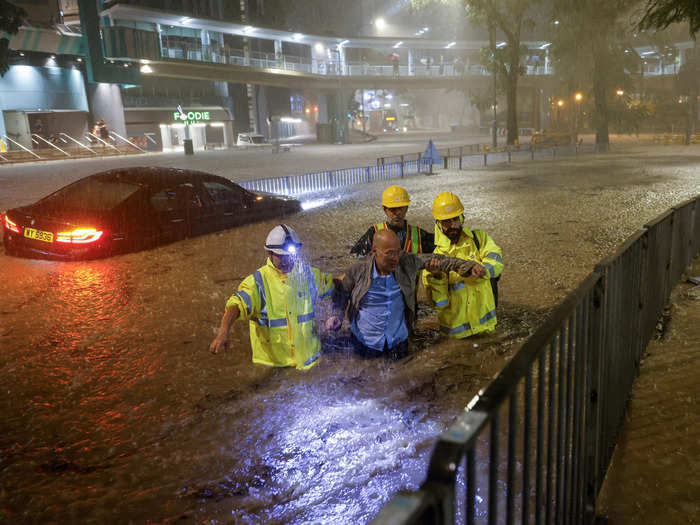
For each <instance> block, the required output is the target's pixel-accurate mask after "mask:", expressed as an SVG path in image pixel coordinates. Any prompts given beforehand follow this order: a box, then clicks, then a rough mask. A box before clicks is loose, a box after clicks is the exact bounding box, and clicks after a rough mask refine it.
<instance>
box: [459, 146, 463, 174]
mask: <svg viewBox="0 0 700 525" xmlns="http://www.w3.org/2000/svg"><path fill="white" fill-rule="evenodd" d="M462 148H464V146H460V147H459V169H460V170H461V169H462V154H463V152H462Z"/></svg>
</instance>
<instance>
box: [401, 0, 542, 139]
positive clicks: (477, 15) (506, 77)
mask: <svg viewBox="0 0 700 525" xmlns="http://www.w3.org/2000/svg"><path fill="white" fill-rule="evenodd" d="M433 1H437V2H441V3H443V4H457V5H461V6H463V8H464V13H465V16H466V18H467V20H469V21H470V22H472V23H475V24H480V25H484V26H486V27H487V28H488V31H489V45H488V47H487V48H485V49H484V50H483V51H482V57H481V58H482V59H481V62H482V64H483V65H485V66H486V68H487V69H488V70H489V71H490V72H492V73H495V74H496V77H497V83H498V85H499V86H500V87H501V88H502V89H503V90H504V91H505V93H506V100H507V112H508V116H507V128H508V143H509V144H513V143H514V142H515V141H516V140H517V138H518V120H517V114H518V108H517V89H518V78H519V77H520V75H521V74H522V73H523V67H522V66H521V64H520V57H521V55H522V46H521V44H520V35H521V32H522V31H523V29H532V28H534V26H535V19H534V16H531V15H532V14H533V11H534V9H535V7H536V6H537V5H538V4H540V3H541V1H542V0H412V4H413V6H414V7H424V6H426V5H429V4H430V3H432V2H433ZM497 37H498V39H500V40H504V41H505V45H498V44H497ZM496 89H498V87H497V88H496ZM495 95H496V94H495V93H493V94H492V98H495Z"/></svg>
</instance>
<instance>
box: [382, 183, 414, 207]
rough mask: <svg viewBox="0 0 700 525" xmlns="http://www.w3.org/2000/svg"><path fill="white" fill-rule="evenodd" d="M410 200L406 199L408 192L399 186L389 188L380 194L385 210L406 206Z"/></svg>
mask: <svg viewBox="0 0 700 525" xmlns="http://www.w3.org/2000/svg"><path fill="white" fill-rule="evenodd" d="M410 203H411V199H410V198H409V197H408V192H407V191H406V190H404V189H403V188H402V187H401V186H389V187H388V188H387V189H385V190H384V193H382V206H386V207H387V208H401V207H402V206H408V205H409V204H410Z"/></svg>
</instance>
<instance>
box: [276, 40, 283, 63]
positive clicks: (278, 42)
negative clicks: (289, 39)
mask: <svg viewBox="0 0 700 525" xmlns="http://www.w3.org/2000/svg"><path fill="white" fill-rule="evenodd" d="M275 58H276V59H277V60H279V59H280V58H282V41H281V40H275Z"/></svg>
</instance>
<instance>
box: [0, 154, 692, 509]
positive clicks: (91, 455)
mask: <svg viewBox="0 0 700 525" xmlns="http://www.w3.org/2000/svg"><path fill="white" fill-rule="evenodd" d="M699 161H700V150H699V149H698V148H692V147H691V148H676V149H670V148H666V149H663V148H656V149H654V150H652V152H651V153H648V152H644V151H642V150H635V149H629V150H626V151H625V152H623V153H618V154H611V155H608V156H600V157H591V156H588V157H581V158H579V159H563V160H558V161H557V162H554V163H552V162H535V163H526V164H525V163H524V164H521V165H513V166H502V167H492V168H490V169H488V170H473V171H464V172H461V173H459V172H442V173H441V174H439V175H435V176H432V177H427V176H421V177H414V178H409V179H406V180H404V181H403V182H402V184H403V185H404V186H405V187H406V188H407V190H408V191H409V193H410V195H411V198H412V205H411V208H410V210H409V215H408V217H409V220H410V221H411V222H413V223H417V224H420V225H423V226H424V227H426V228H430V227H431V224H432V221H431V218H430V206H431V203H432V199H433V198H434V197H435V195H436V194H437V193H438V192H439V191H444V190H449V191H453V192H455V193H457V194H459V195H460V196H461V197H462V198H463V201H464V203H465V205H466V206H467V208H468V211H467V213H466V219H467V222H468V224H469V225H471V226H472V227H479V228H483V229H485V230H486V231H488V232H489V233H490V234H491V235H492V237H493V238H494V239H495V240H496V242H497V243H499V244H500V246H501V247H502V248H503V252H504V260H505V265H506V270H505V273H504V277H503V279H501V282H500V287H499V288H500V290H501V300H502V305H501V307H499V325H498V330H497V331H496V332H495V333H494V334H491V335H488V336H482V337H478V338H474V339H467V340H462V341H444V340H441V339H440V337H439V336H438V334H437V331H436V321H435V316H434V313H433V312H432V311H431V310H430V309H429V308H427V307H424V308H423V309H422V311H421V316H420V317H419V322H418V329H419V338H418V339H419V341H418V343H419V344H418V345H417V349H416V350H415V352H414V353H413V354H412V355H411V356H410V357H409V358H407V359H406V360H403V361H400V362H398V363H385V362H382V361H362V360H359V359H357V358H356V357H354V356H353V355H351V353H350V352H349V351H348V350H347V349H346V348H343V347H333V348H332V349H331V350H329V351H328V352H327V354H326V355H325V356H324V357H323V359H322V361H321V363H320V364H319V365H318V366H316V367H314V368H313V369H311V370H310V371H308V372H299V371H296V370H291V369H289V370H288V369H270V368H266V367H261V366H255V365H253V364H252V363H251V360H250V346H249V342H248V331H247V325H246V323H243V322H238V323H236V325H235V326H234V328H233V330H232V333H231V337H230V344H229V350H228V351H226V352H224V353H221V354H219V355H212V354H210V353H209V352H208V345H209V342H210V341H211V339H212V338H213V337H214V335H215V334H216V330H217V327H218V323H219V319H220V316H221V313H222V311H223V307H224V303H225V301H226V299H227V297H228V296H229V295H230V294H231V292H232V291H234V290H235V288H236V286H237V285H238V283H239V282H240V281H241V280H242V279H243V278H244V277H245V276H246V275H248V274H250V273H251V272H252V271H254V270H255V269H256V268H257V267H259V266H260V265H262V264H263V262H264V254H263V249H262V244H263V241H264V238H265V236H266V234H267V232H268V231H269V229H270V228H271V227H273V226H274V225H275V223H274V222H264V223H259V224H255V225H251V226H247V227H242V228H238V229H234V230H230V231H227V232H222V233H216V234H212V235H208V236H204V237H200V238H196V239H189V240H185V241H182V242H179V243H175V244H172V245H169V246H165V247H161V248H158V249H155V250H150V251H145V252H140V253H134V254H128V255H124V256H119V257H115V258H111V259H106V260H99V261H88V262H76V263H57V262H46V261H33V260H25V259H18V258H13V257H8V256H5V255H0V272H1V274H2V288H1V290H0V346H1V348H2V350H1V351H0V385H2V396H0V412H1V413H2V414H3V417H2V422H1V423H0V476H1V477H2V488H1V489H0V521H6V522H8V523H19V522H23V523H44V522H64V523H65V522H81V523H128V522H133V523H144V522H157V523H167V522H172V521H176V520H178V521H182V522H183V523H205V522H206V523H228V522H233V523H309V522H317V523H363V522H366V521H368V520H369V519H371V518H372V517H373V516H374V515H375V514H376V513H377V511H378V510H379V508H381V506H382V505H383V504H384V503H385V502H386V501H387V500H388V499H389V498H390V496H391V494H393V493H394V492H396V491H397V490H400V489H407V488H408V489H413V488H416V487H417V485H418V484H419V483H420V482H421V481H422V479H423V477H424V475H425V470H426V465H427V459H428V457H429V454H430V450H431V447H432V445H433V444H434V442H435V438H436V436H437V435H438V434H439V433H440V432H442V431H443V430H444V429H445V428H446V427H447V425H449V423H450V422H451V421H452V419H453V418H454V416H455V415H456V414H457V412H458V410H459V409H460V408H461V407H463V406H464V405H465V404H466V403H467V402H468V401H469V399H470V398H471V397H472V396H473V394H474V393H475V392H476V391H477V390H478V388H480V387H482V386H484V385H485V384H486V383H487V382H488V379H489V377H491V376H492V375H493V374H494V373H495V372H496V371H497V370H498V369H499V368H500V367H501V366H502V364H503V363H504V362H505V360H507V359H508V358H509V357H511V356H512V355H513V353H514V352H515V350H517V348H518V346H519V345H520V344H521V343H522V341H523V340H524V339H525V338H526V337H527V336H528V335H529V334H530V333H532V331H533V330H534V329H535V328H536V327H537V326H538V325H539V324H540V323H541V322H542V320H543V319H544V317H545V315H546V313H547V312H548V311H549V309H550V308H551V307H553V306H554V305H555V304H556V303H557V302H558V301H559V300H561V299H562V298H563V297H564V296H565V295H566V293H567V292H569V291H571V290H572V289H573V288H575V286H576V285H577V284H578V283H579V282H580V280H581V279H583V277H585V275H586V274H587V273H588V272H589V271H590V270H591V269H592V267H593V265H594V264H595V263H596V262H597V261H598V260H599V259H601V258H602V257H603V256H604V255H606V254H608V253H610V252H611V251H612V250H613V249H614V248H615V247H616V246H617V245H618V244H619V243H621V242H622V241H623V240H624V239H625V238H626V237H627V236H628V235H630V234H631V233H632V232H634V231H635V230H636V229H637V228H638V227H640V226H641V225H643V224H644V222H646V221H649V220H651V219H652V218H654V217H655V216H656V215H657V214H658V213H660V212H662V211H664V210H666V209H667V208H668V207H670V206H672V205H674V204H678V203H680V202H681V201H683V200H685V199H687V198H690V197H692V196H695V195H696V194H698V192H699V190H700V177H698V168H699ZM386 185H387V184H386V183H376V184H371V185H367V186H364V187H354V188H348V189H347V190H346V191H344V192H342V193H338V194H328V195H323V196H321V197H322V198H323V199H325V205H324V206H320V207H317V208H314V209H312V210H309V211H306V212H303V213H301V214H298V215H296V216H293V217H290V218H289V220H288V222H289V224H291V225H292V226H294V227H295V228H296V229H297V230H298V231H299V232H300V234H301V237H302V240H303V242H304V243H305V245H304V252H305V256H306V257H307V258H308V259H309V260H310V261H311V263H312V264H314V265H316V266H319V267H321V268H323V269H325V270H327V271H330V272H333V273H340V272H341V271H343V269H344V268H345V267H346V266H347V265H348V264H349V263H351V262H352V259H351V258H350V257H349V256H348V255H347V252H348V250H349V247H350V246H351V244H352V243H353V241H354V240H355V239H356V238H357V237H358V236H359V235H361V234H362V232H364V230H365V229H366V228H367V227H368V225H369V224H371V223H373V222H375V221H376V220H377V219H380V218H381V215H380V214H381V209H380V207H379V205H378V201H379V195H380V194H381V191H382V190H383V189H384V188H385V187H386ZM314 198H315V199H316V198H318V197H314Z"/></svg>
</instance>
